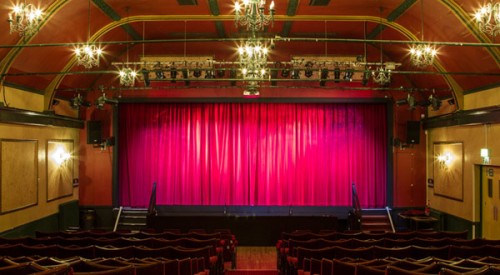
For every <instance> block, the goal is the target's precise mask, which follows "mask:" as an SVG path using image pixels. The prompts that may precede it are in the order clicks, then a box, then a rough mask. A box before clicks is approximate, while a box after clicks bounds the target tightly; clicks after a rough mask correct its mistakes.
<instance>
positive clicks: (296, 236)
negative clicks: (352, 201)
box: [278, 230, 469, 242]
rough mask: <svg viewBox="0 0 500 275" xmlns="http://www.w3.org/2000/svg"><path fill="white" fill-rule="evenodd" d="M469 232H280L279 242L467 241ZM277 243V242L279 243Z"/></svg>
mask: <svg viewBox="0 0 500 275" xmlns="http://www.w3.org/2000/svg"><path fill="white" fill-rule="evenodd" d="M468 234H469V232H468V231H467V230H466V231H458V232H455V231H435V230H420V231H398V232H386V231H380V232H379V231H343V232H336V231H322V232H319V233H315V232H311V231H304V230H301V231H294V232H282V233H281V239H280V241H281V242H283V241H286V240H290V239H293V240H302V241H306V240H310V239H325V240H340V239H358V240H374V239H382V238H385V239H395V240H398V239H413V238H426V239H429V238H433V239H441V238H453V239H467V237H468ZM280 241H278V242H280Z"/></svg>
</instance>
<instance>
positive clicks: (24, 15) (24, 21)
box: [7, 3, 43, 36]
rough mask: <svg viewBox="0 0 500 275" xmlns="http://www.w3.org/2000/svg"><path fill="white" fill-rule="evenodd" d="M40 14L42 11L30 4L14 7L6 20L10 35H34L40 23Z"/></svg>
mask: <svg viewBox="0 0 500 275" xmlns="http://www.w3.org/2000/svg"><path fill="white" fill-rule="evenodd" d="M42 14H43V13H42V10H41V9H39V8H36V7H35V6H33V5H32V4H26V3H21V4H18V5H15V6H14V7H13V8H12V11H11V12H10V13H9V19H8V20H7V21H8V22H9V25H10V33H11V34H12V33H14V32H18V33H19V35H20V36H32V35H34V34H35V33H36V32H37V31H38V27H39V25H40V23H41V22H42Z"/></svg>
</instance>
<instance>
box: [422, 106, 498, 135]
mask: <svg viewBox="0 0 500 275" xmlns="http://www.w3.org/2000/svg"><path fill="white" fill-rule="evenodd" d="M488 123H500V107H497V106H495V107H487V108H480V109H474V110H463V111H457V112H454V113H451V114H446V115H442V116H437V117H432V118H428V119H424V120H423V128H424V130H427V129H433V128H443V127H451V126H462V125H473V124H488Z"/></svg>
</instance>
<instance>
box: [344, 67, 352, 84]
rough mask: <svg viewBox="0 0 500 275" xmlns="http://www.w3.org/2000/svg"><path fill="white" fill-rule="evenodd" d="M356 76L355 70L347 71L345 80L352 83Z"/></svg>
mask: <svg viewBox="0 0 500 275" xmlns="http://www.w3.org/2000/svg"><path fill="white" fill-rule="evenodd" d="M353 75H354V70H353V69H347V70H346V71H345V74H344V80H348V81H352V76H353Z"/></svg>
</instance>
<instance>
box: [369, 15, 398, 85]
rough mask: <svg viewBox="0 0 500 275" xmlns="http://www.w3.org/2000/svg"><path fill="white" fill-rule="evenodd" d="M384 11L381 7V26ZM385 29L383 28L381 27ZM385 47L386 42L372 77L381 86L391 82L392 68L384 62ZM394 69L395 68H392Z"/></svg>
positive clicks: (381, 48) (382, 45) (381, 49)
mask: <svg viewBox="0 0 500 275" xmlns="http://www.w3.org/2000/svg"><path fill="white" fill-rule="evenodd" d="M382 11H383V8H382V7H380V23H379V24H380V26H382ZM381 30H383V29H381ZM380 39H381V40H382V31H380ZM383 47H384V44H380V66H379V67H378V68H377V69H375V70H374V71H372V78H373V81H374V82H375V83H377V84H378V85H380V86H387V85H389V84H390V83H391V68H390V67H389V66H387V65H386V64H384V62H383V56H384V54H383V52H384V51H383ZM392 69H394V68H392Z"/></svg>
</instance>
